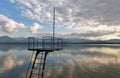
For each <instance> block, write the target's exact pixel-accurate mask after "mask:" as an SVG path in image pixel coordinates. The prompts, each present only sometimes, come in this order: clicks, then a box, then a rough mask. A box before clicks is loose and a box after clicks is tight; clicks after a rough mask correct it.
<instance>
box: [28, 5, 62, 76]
mask: <svg viewBox="0 0 120 78" xmlns="http://www.w3.org/2000/svg"><path fill="white" fill-rule="evenodd" d="M62 49H63V40H62V39H61V38H57V37H55V7H54V15H53V36H45V37H42V39H39V38H34V37H29V38H28V50H29V51H33V52H35V55H33V54H32V57H33V56H34V60H33V62H32V63H30V64H29V66H28V70H27V74H26V78H43V76H44V69H45V64H46V57H47V54H48V53H50V52H54V51H59V50H62ZM31 60H32V58H31ZM31 65H32V66H31ZM30 66H31V67H30Z"/></svg>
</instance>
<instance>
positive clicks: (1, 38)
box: [0, 36, 120, 44]
mask: <svg viewBox="0 0 120 78" xmlns="http://www.w3.org/2000/svg"><path fill="white" fill-rule="evenodd" d="M63 41H64V43H66V44H120V40H119V39H111V40H88V39H74V38H71V39H70V38H64V39H63ZM27 42H28V38H24V37H17V38H11V37H9V36H0V43H27Z"/></svg>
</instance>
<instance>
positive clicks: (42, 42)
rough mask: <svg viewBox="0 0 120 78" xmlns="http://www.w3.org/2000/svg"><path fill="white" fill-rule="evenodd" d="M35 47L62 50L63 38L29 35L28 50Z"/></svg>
mask: <svg viewBox="0 0 120 78" xmlns="http://www.w3.org/2000/svg"><path fill="white" fill-rule="evenodd" d="M35 49H36V50H37V49H51V50H62V49H63V39H61V38H56V37H51V36H46V37H42V38H41V39H39V38H35V37H28V50H35Z"/></svg>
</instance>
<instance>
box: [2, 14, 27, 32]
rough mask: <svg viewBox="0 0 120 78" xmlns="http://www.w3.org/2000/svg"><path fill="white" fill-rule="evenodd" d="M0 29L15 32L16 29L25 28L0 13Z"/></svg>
mask: <svg viewBox="0 0 120 78" xmlns="http://www.w3.org/2000/svg"><path fill="white" fill-rule="evenodd" d="M0 18H1V19H0V31H2V32H6V33H15V32H17V31H18V29H20V28H21V29H23V28H25V25H24V24H22V23H17V22H16V21H14V20H12V19H10V18H8V17H7V16H4V15H2V14H0Z"/></svg>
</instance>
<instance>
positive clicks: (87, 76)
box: [0, 44, 120, 78]
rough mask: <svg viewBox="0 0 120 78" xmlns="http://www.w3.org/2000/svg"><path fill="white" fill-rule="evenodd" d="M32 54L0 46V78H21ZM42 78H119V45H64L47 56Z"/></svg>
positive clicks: (22, 47)
mask: <svg viewBox="0 0 120 78" xmlns="http://www.w3.org/2000/svg"><path fill="white" fill-rule="evenodd" d="M31 54H32V52H31V51H27V45H25V44H14V45H12V44H1V45H0V78H25V74H26V70H27V66H28V64H29V62H30V56H31ZM44 78H120V45H65V46H64V49H63V50H61V51H59V52H53V53H49V54H48V56H47V61H46V68H45V73H44Z"/></svg>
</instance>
